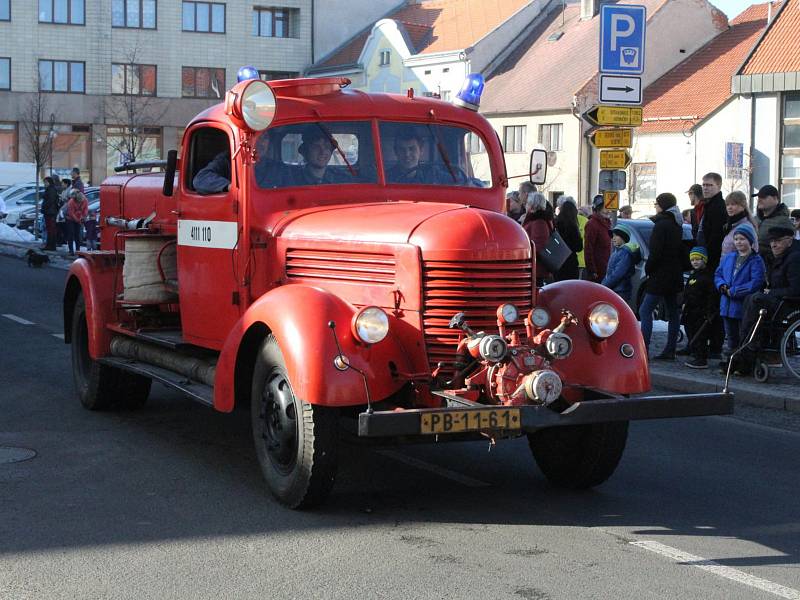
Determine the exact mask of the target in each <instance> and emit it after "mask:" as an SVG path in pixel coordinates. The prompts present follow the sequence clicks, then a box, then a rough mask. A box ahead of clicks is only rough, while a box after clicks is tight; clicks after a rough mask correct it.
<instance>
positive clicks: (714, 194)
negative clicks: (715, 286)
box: [695, 173, 728, 358]
mask: <svg viewBox="0 0 800 600" xmlns="http://www.w3.org/2000/svg"><path fill="white" fill-rule="evenodd" d="M702 188H703V204H702V210H701V211H700V214H701V215H702V217H701V218H700V219H698V221H699V225H698V229H697V245H698V246H703V247H704V248H705V249H706V250H707V251H708V267H707V268H708V269H709V270H710V271H711V272H714V271H715V270H716V268H717V267H718V266H719V261H720V258H721V256H722V241H723V240H724V239H725V231H724V227H725V223H727V222H728V211H727V210H726V209H725V200H724V199H723V198H722V191H721V188H722V176H721V175H720V174H719V173H706V174H705V175H704V176H703V185H702ZM699 207H700V206H699V205H698V207H696V208H695V211H696V212H697V208H699ZM710 336H711V338H710V344H711V347H710V350H711V357H712V358H717V357H718V356H719V355H720V354H721V353H722V343H723V341H724V340H725V332H724V331H723V327H722V319H714V322H713V323H711V331H710Z"/></svg>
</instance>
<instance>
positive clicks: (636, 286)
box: [617, 219, 694, 320]
mask: <svg viewBox="0 0 800 600" xmlns="http://www.w3.org/2000/svg"><path fill="white" fill-rule="evenodd" d="M617 223H618V224H620V225H624V226H625V227H626V228H627V229H628V231H630V232H631V241H632V242H634V243H636V244H639V250H640V252H641V253H642V261H641V262H640V263H639V264H638V265H636V272H635V273H634V275H633V279H632V281H631V283H632V284H633V289H632V291H631V300H630V305H631V308H632V309H633V312H634V313H635V314H636V316H637V317H638V316H639V304H641V302H642V300H643V299H644V293H645V288H646V285H645V283H646V282H647V275H645V272H644V263H645V262H646V261H647V257H648V256H650V236H651V235H652V233H653V227H654V225H655V224H654V223H653V222H652V221H651V220H650V219H619V220H618V221H617ZM683 242H684V244H686V247H687V249H688V250H690V249H691V248H692V246H693V245H694V238H693V237H692V227H691V225H687V224H686V223H684V224H683ZM687 278H688V273H687V274H685V275H684V280H685V279H687ZM664 315H665V309H664V307H663V306H658V307H657V308H656V312H655V318H656V319H659V320H663V318H664Z"/></svg>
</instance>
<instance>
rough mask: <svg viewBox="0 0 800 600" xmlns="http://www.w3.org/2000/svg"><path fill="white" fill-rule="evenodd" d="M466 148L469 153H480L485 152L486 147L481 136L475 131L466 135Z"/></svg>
mask: <svg viewBox="0 0 800 600" xmlns="http://www.w3.org/2000/svg"><path fill="white" fill-rule="evenodd" d="M467 148H469V153H470V154H482V153H483V152H486V147H485V146H484V145H483V140H482V139H481V136H479V135H478V134H477V133H470V134H469V135H468V137H467Z"/></svg>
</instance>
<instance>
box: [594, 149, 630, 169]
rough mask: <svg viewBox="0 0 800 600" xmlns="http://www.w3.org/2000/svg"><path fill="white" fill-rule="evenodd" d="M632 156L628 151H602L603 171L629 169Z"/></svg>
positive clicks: (601, 163) (601, 165)
mask: <svg viewBox="0 0 800 600" xmlns="http://www.w3.org/2000/svg"><path fill="white" fill-rule="evenodd" d="M631 160H632V159H631V155H630V154H628V151H627V150H601V151H600V168H601V169H627V168H628V165H630V164H631Z"/></svg>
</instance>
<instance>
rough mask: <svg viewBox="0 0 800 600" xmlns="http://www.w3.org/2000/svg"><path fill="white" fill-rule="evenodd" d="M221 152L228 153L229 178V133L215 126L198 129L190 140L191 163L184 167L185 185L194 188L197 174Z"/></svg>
mask: <svg viewBox="0 0 800 600" xmlns="http://www.w3.org/2000/svg"><path fill="white" fill-rule="evenodd" d="M220 154H227V155H228V178H230V142H229V140H228V135H227V134H226V133H225V132H224V131H223V130H221V129H216V128H215V127H204V128H201V129H196V130H195V131H194V132H193V133H192V137H191V139H190V140H189V164H188V168H186V169H184V174H185V175H184V176H185V179H184V185H185V186H186V188H187V189H189V190H194V189H195V186H194V183H193V182H194V178H195V176H196V175H197V174H198V173H199V172H200V171H201V170H202V169H203V168H204V167H206V166H207V165H209V164H210V163H211V161H213V160H214V159H215V158H216V157H217V156H219V155H220Z"/></svg>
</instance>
